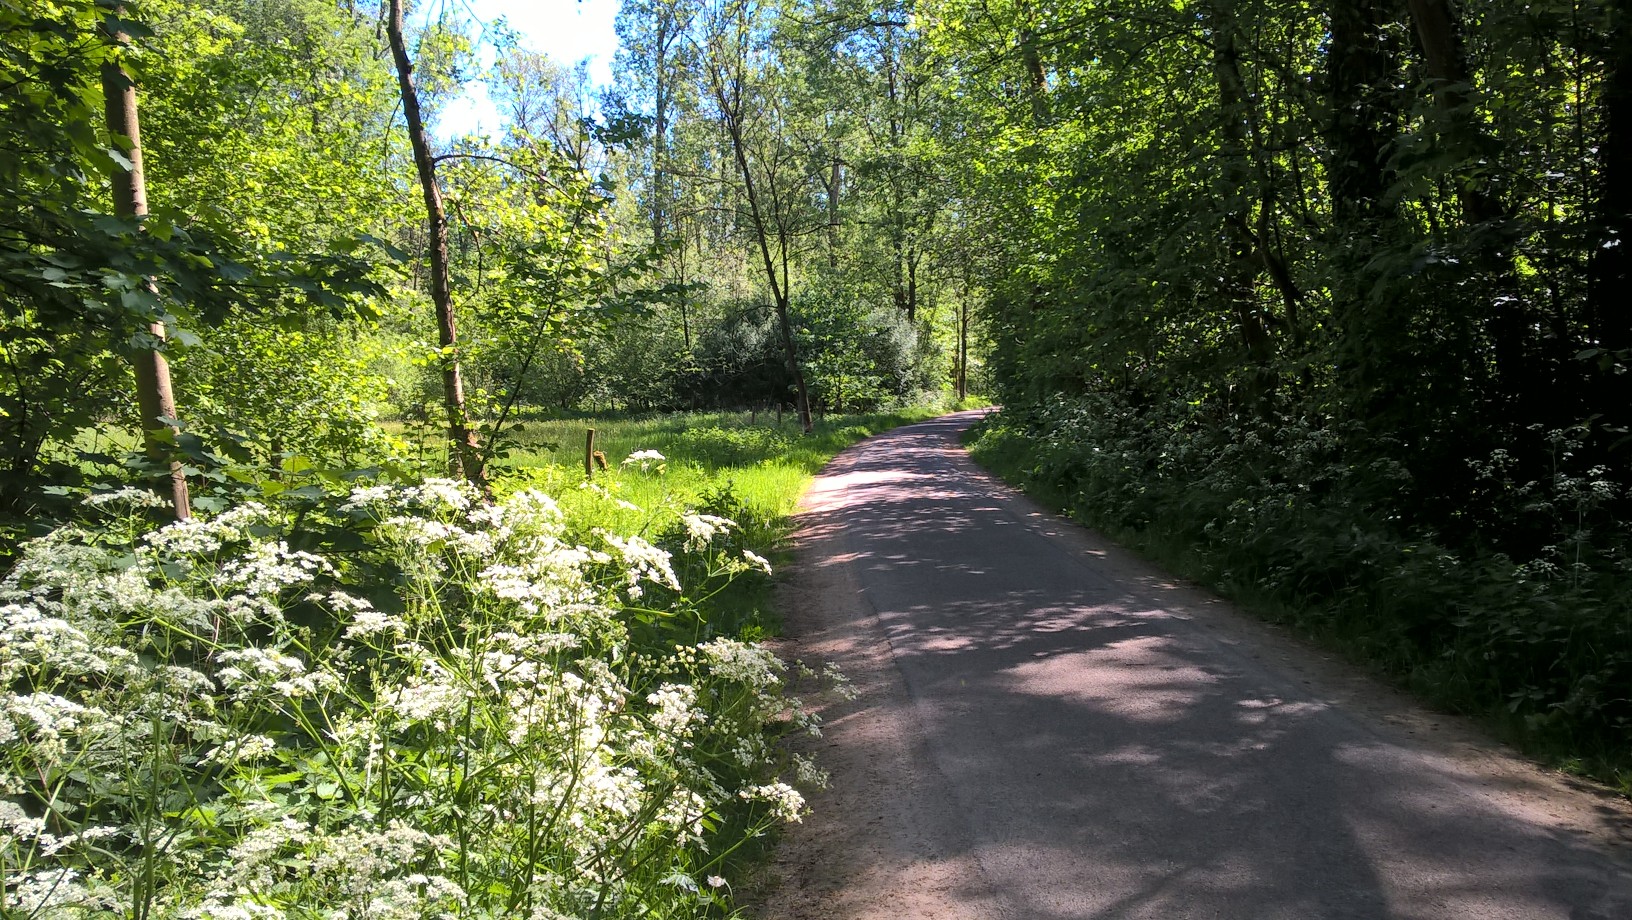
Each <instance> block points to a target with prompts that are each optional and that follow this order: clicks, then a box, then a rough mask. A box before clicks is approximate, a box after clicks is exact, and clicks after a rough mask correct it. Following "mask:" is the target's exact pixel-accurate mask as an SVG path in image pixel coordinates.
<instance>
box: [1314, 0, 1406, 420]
mask: <svg viewBox="0 0 1632 920" xmlns="http://www.w3.org/2000/svg"><path fill="white" fill-rule="evenodd" d="M1330 10H1331V41H1330V45H1329V46H1328V49H1329V50H1328V52H1327V57H1326V79H1327V93H1328V99H1329V101H1330V105H1331V112H1332V116H1331V117H1332V120H1331V122H1330V123H1329V124H1328V125H1327V129H1326V133H1327V146H1328V150H1329V151H1330V152H1329V155H1328V157H1327V160H1326V188H1327V193H1328V196H1329V197H1330V199H1331V202H1332V229H1331V243H1330V253H1331V255H1330V257H1329V258H1330V259H1331V262H1332V265H1333V272H1332V274H1333V285H1332V314H1333V318H1334V319H1335V321H1336V326H1337V331H1338V340H1337V343H1336V345H1337V348H1338V350H1339V353H1340V354H1341V355H1343V358H1342V360H1340V361H1339V366H1340V367H1341V368H1342V372H1343V374H1344V378H1345V379H1344V382H1345V384H1346V386H1347V388H1348V389H1349V390H1350V393H1351V395H1350V397H1349V399H1348V404H1349V405H1350V407H1351V411H1352V412H1353V413H1354V416H1355V417H1356V418H1359V419H1362V420H1376V419H1378V418H1379V417H1381V416H1382V415H1384V414H1386V413H1388V412H1390V411H1391V410H1392V406H1393V404H1394V403H1395V402H1396V401H1398V400H1399V398H1400V397H1401V396H1402V395H1403V394H1402V393H1401V391H1400V388H1399V387H1395V386H1390V385H1388V381H1389V380H1390V378H1389V375H1390V374H1394V373H1397V369H1398V368H1399V367H1401V366H1403V362H1405V361H1408V360H1409V358H1407V357H1406V356H1405V355H1404V354H1403V353H1402V347H1401V344H1402V343H1401V334H1402V332H1403V331H1404V330H1405V329H1406V328H1407V324H1406V321H1405V317H1404V316H1403V315H1401V313H1402V311H1401V310H1400V302H1401V298H1396V297H1383V298H1380V299H1379V300H1378V301H1373V300H1372V298H1371V291H1372V288H1373V286H1374V284H1375V275H1376V270H1375V269H1373V268H1371V267H1370V266H1371V265H1372V261H1373V258H1374V257H1375V254H1376V251H1377V248H1378V243H1379V241H1380V240H1382V239H1384V238H1385V237H1386V236H1388V235H1390V234H1389V229H1390V227H1389V225H1390V224H1391V223H1392V218H1393V216H1394V215H1393V210H1392V209H1390V208H1386V207H1385V206H1384V205H1383V201H1384V198H1385V196H1386V193H1387V191H1388V188H1389V185H1390V184H1391V181H1392V179H1391V177H1390V175H1389V173H1388V170H1387V166H1386V163H1387V160H1388V154H1389V148H1390V145H1391V144H1392V143H1393V138H1394V136H1395V135H1396V133H1397V124H1398V122H1399V118H1400V112H1399V106H1398V103H1397V102H1396V101H1394V99H1393V97H1392V92H1393V90H1392V88H1391V86H1392V84H1393V83H1394V81H1395V78H1396V74H1397V72H1398V70H1399V65H1398V58H1397V53H1398V52H1397V49H1396V48H1395V47H1394V46H1393V45H1392V44H1391V42H1390V39H1389V38H1388V31H1387V30H1388V27H1389V26H1390V25H1391V24H1392V23H1394V22H1397V21H1398V20H1399V16H1400V15H1401V14H1402V13H1403V12H1404V10H1403V8H1402V5H1401V3H1400V0H1332V2H1331V7H1330Z"/></svg>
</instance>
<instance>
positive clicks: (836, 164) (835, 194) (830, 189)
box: [826, 152, 844, 268]
mask: <svg viewBox="0 0 1632 920" xmlns="http://www.w3.org/2000/svg"><path fill="white" fill-rule="evenodd" d="M826 179H827V267H828V268H838V267H839V196H840V195H842V194H843V193H844V160H842V159H840V158H839V155H838V153H837V152H835V153H834V154H833V165H832V167H831V168H830V170H829V172H828V175H827V176H826Z"/></svg>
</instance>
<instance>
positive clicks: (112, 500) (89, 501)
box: [80, 486, 170, 510]
mask: <svg viewBox="0 0 1632 920" xmlns="http://www.w3.org/2000/svg"><path fill="white" fill-rule="evenodd" d="M80 504H82V505H84V506H85V507H87V508H108V507H114V506H119V505H123V506H125V507H126V508H129V509H131V510H135V509H138V508H168V507H170V503H169V502H168V501H165V500H164V499H163V498H160V497H159V496H158V494H157V493H155V492H153V491H151V490H149V489H141V488H137V487H136V486H125V487H124V488H122V489H116V490H114V491H112V492H96V493H93V494H91V495H87V496H85V499H84V501H82V502H80Z"/></svg>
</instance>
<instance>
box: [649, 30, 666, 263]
mask: <svg viewBox="0 0 1632 920" xmlns="http://www.w3.org/2000/svg"><path fill="white" fill-rule="evenodd" d="M668 28H669V22H668V20H667V19H666V18H663V16H662V14H659V22H658V26H657V41H656V42H654V45H655V47H656V55H657V60H656V61H654V62H653V63H654V66H653V68H652V79H653V81H654V83H655V87H654V92H653V95H654V96H656V99H655V100H654V104H653V108H654V109H655V110H656V119H655V122H654V124H653V125H652V245H654V246H662V245H663V228H664V220H665V218H666V212H667V210H668V195H669V177H668V172H667V165H668V155H669V118H668V116H669V92H668V47H669V33H668Z"/></svg>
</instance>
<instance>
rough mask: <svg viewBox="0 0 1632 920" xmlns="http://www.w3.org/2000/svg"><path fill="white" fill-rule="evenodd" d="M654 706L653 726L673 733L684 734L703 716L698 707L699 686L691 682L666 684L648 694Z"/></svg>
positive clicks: (650, 703)
mask: <svg viewBox="0 0 1632 920" xmlns="http://www.w3.org/2000/svg"><path fill="white" fill-rule="evenodd" d="M646 702H647V704H648V705H650V706H651V707H652V716H651V718H652V726H653V727H654V728H656V729H657V730H658V731H662V732H667V733H669V734H671V735H683V734H685V733H686V730H687V729H688V728H690V727H691V725H692V724H693V723H694V722H696V721H699V720H700V719H701V718H702V713H699V712H698V711H697V709H696V706H697V688H696V687H694V686H692V685H691V684H664V685H663V686H661V687H659V688H657V690H655V691H654V692H652V693H650V694H647V696H646Z"/></svg>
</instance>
